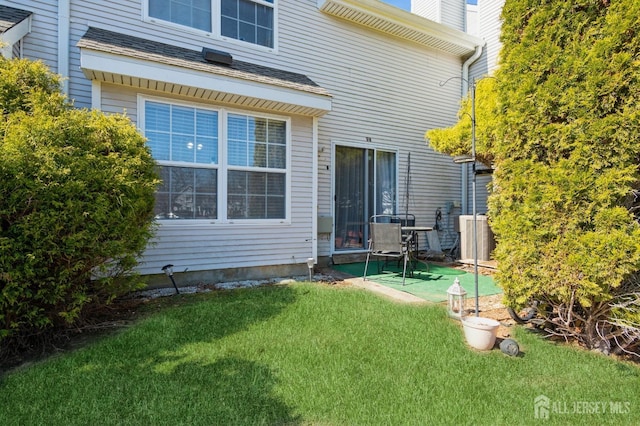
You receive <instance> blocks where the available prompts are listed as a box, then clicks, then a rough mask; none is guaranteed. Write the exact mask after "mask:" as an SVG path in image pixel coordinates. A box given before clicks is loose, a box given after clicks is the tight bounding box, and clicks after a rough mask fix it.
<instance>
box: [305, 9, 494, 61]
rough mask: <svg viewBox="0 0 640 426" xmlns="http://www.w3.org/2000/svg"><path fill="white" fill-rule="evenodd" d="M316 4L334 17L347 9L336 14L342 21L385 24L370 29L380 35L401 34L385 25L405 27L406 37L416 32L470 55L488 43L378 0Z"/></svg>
mask: <svg viewBox="0 0 640 426" xmlns="http://www.w3.org/2000/svg"><path fill="white" fill-rule="evenodd" d="M316 1H317V7H318V9H320V10H322V11H326V12H327V13H329V14H333V13H332V12H330V10H331V9H334V8H336V9H340V8H344V9H345V10H348V12H345V13H344V16H341V15H337V16H341V17H342V18H343V19H348V20H351V21H354V22H358V21H359V20H364V21H367V22H374V21H376V20H379V21H384V24H382V23H381V24H380V25H379V26H376V25H370V26H371V28H374V29H376V30H378V31H381V32H388V33H390V34H394V35H398V34H396V33H395V32H393V31H389V26H388V25H386V23H390V24H393V25H398V26H400V27H401V28H402V30H403V31H402V32H403V33H405V34H411V33H414V34H423V35H426V36H429V37H433V38H434V39H438V40H440V41H442V42H446V43H449V44H451V45H455V46H458V47H459V48H460V49H464V50H465V53H467V54H470V53H473V52H474V51H475V48H476V46H483V45H484V44H485V41H484V40H483V39H481V38H480V37H476V36H474V35H471V34H467V33H465V32H463V31H459V30H456V29H455V28H451V27H448V26H446V25H443V24H440V23H438V22H435V21H432V20H430V19H427V18H424V17H422V16H419V15H416V14H415V13H411V12H408V11H406V10H403V9H400V8H398V7H395V6H391V5H389V4H387V3H383V2H382V1H379V0H316ZM400 37H402V36H400ZM405 38H408V39H411V38H410V37H409V36H406V37H405Z"/></svg>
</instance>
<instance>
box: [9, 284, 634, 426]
mask: <svg viewBox="0 0 640 426" xmlns="http://www.w3.org/2000/svg"><path fill="white" fill-rule="evenodd" d="M172 299H173V302H175V301H180V302H182V303H180V304H179V306H174V307H168V308H165V309H162V310H160V311H158V312H156V313H153V314H152V315H150V316H148V317H147V318H146V319H144V320H141V321H140V322H138V323H137V324H135V325H134V326H131V327H129V328H127V329H126V330H124V331H122V332H119V333H117V334H115V335H112V336H108V337H105V338H102V339H101V340H100V341H98V342H96V343H94V344H92V345H89V346H88V347H85V348H83V349H81V350H77V351H75V352H72V353H67V354H64V355H62V356H58V357H55V358H51V359H49V360H46V361H44V362H41V363H38V364H35V365H31V366H29V367H25V368H22V369H19V370H17V371H14V372H13V373H11V374H9V375H6V376H4V377H2V378H0V424H2V425H32V424H46V425H71V424H78V425H88V424H98V425H110V424H126V425H164V424H166V425H178V424H184V425H200V424H201V425H218V424H225V425H227V424H232V425H236V424H237V425H245V424H246V425H254V424H314V425H315V424H321V425H356V424H357V425H405V424H407V425H425V424H429V425H439V424H474V425H482V424H487V425H495V424H509V425H512V424H580V425H584V424H616V425H619V424H640V392H639V390H640V368H639V367H638V366H635V365H631V364H627V363H622V362H616V361H614V360H612V359H608V358H605V357H603V356H600V355H597V354H593V353H587V352H585V351H582V350H578V349H572V348H569V347H566V346H563V345H554V344H551V343H549V342H547V341H545V340H543V339H541V338H539V337H538V336H535V335H533V334H531V333H528V332H526V331H525V330H522V329H519V330H516V331H517V333H516V338H517V340H518V342H519V343H520V347H521V349H522V351H523V352H524V354H523V356H521V357H517V358H513V357H508V356H506V355H504V354H502V353H501V352H500V351H499V350H493V351H490V352H484V353H479V352H476V351H474V350H471V349H469V348H468V347H467V346H466V345H465V343H464V338H463V334H462V330H461V329H460V326H459V324H458V323H456V322H455V321H453V320H450V319H449V318H448V317H447V315H446V312H445V310H444V308H442V307H441V306H436V305H431V306H406V305H401V304H397V303H394V302H390V301H388V300H386V299H382V298H379V297H378V296H376V295H374V294H371V293H369V292H366V291H364V290H356V289H351V288H344V287H342V288H341V287H329V286H325V285H318V284H311V285H310V284H295V285H289V286H272V287H261V288H254V289H245V290H233V291H225V292H215V293H209V294H200V295H191V296H188V295H182V296H174V297H173V298H172ZM173 302H170V303H173ZM541 395H544V396H546V397H547V398H549V400H548V403H547V402H546V401H543V404H546V405H545V406H546V407H548V409H549V411H550V415H549V419H548V420H541V419H537V418H536V417H535V411H534V400H535V399H536V397H539V396H541ZM600 403H603V404H602V405H600ZM543 408H544V407H543ZM596 408H597V409H598V410H600V411H602V410H603V409H606V412H605V413H600V414H598V413H592V411H594V410H595V409H596ZM612 410H617V411H618V412H617V413H612V412H611V411H612ZM587 411H588V412H587Z"/></svg>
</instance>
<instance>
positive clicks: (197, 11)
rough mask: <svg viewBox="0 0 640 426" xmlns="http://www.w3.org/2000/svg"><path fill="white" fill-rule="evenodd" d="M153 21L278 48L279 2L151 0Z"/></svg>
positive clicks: (267, 0) (150, 14) (255, 0)
mask: <svg viewBox="0 0 640 426" xmlns="http://www.w3.org/2000/svg"><path fill="white" fill-rule="evenodd" d="M148 15H149V17H150V18H156V19H161V20H163V21H167V22H172V23H174V24H178V25H184V26H186V27H191V28H195V29H198V30H202V31H206V32H208V33H213V34H216V35H219V36H222V37H229V38H233V39H236V40H241V41H245V42H247V43H252V44H257V45H260V46H264V47H268V48H273V47H274V38H275V37H274V31H275V30H274V28H275V25H274V24H275V0H148Z"/></svg>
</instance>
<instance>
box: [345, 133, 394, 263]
mask: <svg viewBox="0 0 640 426" xmlns="http://www.w3.org/2000/svg"><path fill="white" fill-rule="evenodd" d="M335 159H336V161H335V183H334V185H335V187H334V194H335V206H334V208H335V229H334V231H335V234H334V235H335V237H334V248H335V250H336V251H338V250H358V249H364V248H366V242H367V239H368V235H367V234H368V231H369V229H368V226H367V224H368V221H369V217H370V216H372V215H374V214H393V213H396V202H397V195H396V190H397V171H396V170H397V165H396V153H395V152H390V151H382V150H376V149H371V148H357V147H350V146H340V145H339V146H336V152H335Z"/></svg>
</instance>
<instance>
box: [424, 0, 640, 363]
mask: <svg viewBox="0 0 640 426" xmlns="http://www.w3.org/2000/svg"><path fill="white" fill-rule="evenodd" d="M502 21H503V27H502V36H501V40H502V43H503V48H502V51H501V56H500V68H499V70H498V71H497V73H496V80H495V81H496V83H495V96H497V101H496V103H495V107H494V108H493V111H492V112H490V113H489V115H488V116H487V117H486V118H485V119H486V120H487V123H485V124H484V125H485V126H487V128H489V131H486V132H488V133H489V134H490V135H491V137H492V138H493V140H492V143H488V144H487V143H485V144H482V143H480V144H478V146H479V148H480V149H483V148H486V149H488V150H489V152H485V153H484V155H485V157H489V158H491V161H492V162H493V166H494V167H495V173H494V182H493V192H492V194H491V196H490V199H489V213H490V218H491V225H492V229H493V231H494V233H495V234H496V238H497V242H498V244H497V248H496V251H495V253H494V256H495V258H496V259H497V260H498V264H499V272H498V275H497V279H498V282H499V283H500V285H501V286H502V288H503V289H504V292H505V300H506V302H507V303H508V304H510V305H512V306H522V305H524V304H526V303H527V302H528V301H530V300H531V299H537V300H542V301H544V302H546V303H547V304H548V305H549V306H551V307H553V308H554V313H553V324H552V325H553V327H552V328H549V329H550V330H552V331H553V332H554V333H557V334H561V335H563V336H573V337H576V338H578V339H579V340H580V341H581V342H583V343H584V344H585V345H586V346H588V347H601V348H609V347H610V346H611V345H612V344H616V343H617V347H618V348H622V350H627V351H631V350H636V351H637V350H638V341H639V340H638V338H639V337H640V330H639V328H638V327H639V324H640V279H639V274H638V271H639V270H640V226H639V225H638V207H639V206H640V202H639V201H640V199H639V195H640V191H639V189H640V175H639V172H638V164H639V160H640V34H639V33H638V31H640V2H637V1H635V0H618V1H613V2H610V1H609V0H579V1H571V2H566V1H563V0H546V1H540V0H507V1H506V4H505V6H504V9H503V12H502ZM478 94H479V95H480V96H486V95H482V93H481V92H479V93H478ZM485 113H486V111H485ZM431 135H432V134H429V135H428V136H431ZM436 136H437V135H436ZM549 319H551V318H549Z"/></svg>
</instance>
